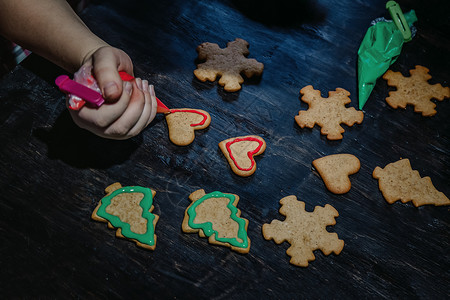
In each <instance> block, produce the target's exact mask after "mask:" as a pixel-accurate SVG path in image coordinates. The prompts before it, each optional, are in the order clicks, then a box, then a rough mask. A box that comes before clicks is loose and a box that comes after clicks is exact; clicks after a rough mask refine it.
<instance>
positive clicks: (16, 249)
mask: <svg viewBox="0 0 450 300" xmlns="http://www.w3.org/2000/svg"><path fill="white" fill-rule="evenodd" d="M398 2H399V3H400V5H401V7H402V8H403V10H404V11H408V10H410V9H412V8H413V9H415V10H416V14H417V17H418V20H419V21H418V22H417V23H416V27H417V34H416V36H415V37H414V39H413V40H412V41H411V42H409V43H407V44H405V45H404V46H403V49H402V53H401V55H400V57H399V58H398V60H397V62H396V63H395V64H393V65H392V66H391V69H392V70H394V71H401V72H403V73H404V74H405V75H406V74H408V73H407V72H408V70H409V69H412V68H414V66H415V65H423V66H425V67H427V68H429V69H430V74H431V75H432V76H433V78H432V79H431V80H430V82H431V83H438V82H439V83H442V84H443V85H444V86H449V85H450V82H449V79H450V60H449V57H450V21H449V17H448V11H449V8H450V5H449V4H448V2H447V1H420V0H404V1H401V0H400V1H398ZM297 5H298V4H297ZM384 6H385V1H377V0H370V1H360V0H357V1H350V0H341V1H335V0H333V1H325V0H321V1H311V2H302V4H301V7H300V8H297V6H295V3H294V4H293V1H285V0H280V1H270V2H269V1H227V0H201V1H200V0H199V1H182V0H174V1H136V0H129V1H119V0H111V1H100V0H98V1H92V3H91V4H90V6H88V7H87V9H86V10H85V11H84V12H83V13H82V14H81V18H82V19H83V20H84V21H85V22H86V24H87V25H88V26H89V27H90V28H91V29H92V31H94V32H95V33H96V34H98V35H99V36H100V37H102V38H103V39H105V40H106V41H107V42H108V43H110V44H111V45H113V46H116V47H120V48H122V49H123V50H125V51H126V52H127V53H128V54H129V55H130V57H131V58H132V60H133V62H134V65H135V75H136V76H139V77H141V78H144V79H147V80H149V81H150V83H152V84H154V85H155V91H156V95H157V96H158V98H159V99H161V100H162V101H163V102H164V103H165V104H166V105H168V106H169V107H171V108H180V107H189V108H198V109H203V110H206V111H208V112H209V113H210V114H211V117H212V122H211V125H210V127H209V128H208V129H206V130H202V131H197V132H196V137H195V140H194V142H193V143H192V144H191V145H189V146H186V147H179V146H175V145H174V144H172V143H171V142H170V141H169V138H168V131H167V125H166V122H165V120H164V118H163V116H158V117H157V118H156V119H155V121H154V122H152V123H151V125H150V126H149V127H148V128H147V129H146V130H145V131H143V132H142V133H141V134H140V135H139V136H137V137H135V138H133V139H130V140H127V141H112V140H105V139H101V138H98V137H96V136H94V135H92V134H90V133H88V132H86V131H84V130H81V129H79V128H78V127H77V126H76V125H74V123H73V122H72V120H71V118H70V115H69V113H68V112H67V109H66V108H65V104H64V99H65V98H64V95H63V94H62V93H61V92H60V91H59V90H58V89H57V87H56V86H55V85H54V83H53V80H54V79H55V77H56V76H57V75H60V74H61V73H62V71H61V70H59V69H58V68H57V67H55V66H54V65H52V64H51V63H49V62H47V61H44V60H42V59H40V58H38V57H37V56H34V55H33V56H32V57H30V58H28V59H27V60H26V61H25V62H24V63H23V64H22V65H21V66H18V67H17V68H16V69H15V70H14V71H12V72H11V73H9V74H7V75H6V76H4V77H3V78H1V79H0V188H1V191H2V192H1V195H0V230H1V232H0V268H1V269H0V276H1V278H0V279H1V281H0V294H1V295H3V296H4V297H5V298H56V299H62V298H63V299H65V298H81V299H86V298H125V299H132V298H146V299H148V298H149V299H153V298H157V299H170V298H176V299H230V298H231V299H257V298H262V297H264V298H269V299H299V298H300V299H303V298H305V299H317V298H321V299H330V298H338V299H339V298H342V299H349V298H403V299H406V298H407V299H411V298H421V299H445V298H447V299H448V298H449V297H450V293H449V286H450V258H449V255H448V249H449V244H450V236H449V229H450V217H449V207H434V206H424V207H419V208H416V207H414V206H413V205H412V204H411V203H407V204H402V203H394V204H392V205H390V204H388V203H387V202H386V201H385V200H384V199H383V197H382V194H381V192H380V191H379V189H378V182H377V180H375V179H373V178H372V171H373V170H374V168H375V167H376V166H381V167H384V166H385V165H387V164H388V163H390V162H394V161H397V160H399V159H400V158H409V159H410V161H411V164H412V167H413V168H414V169H415V170H418V171H419V172H420V174H421V175H422V176H430V177H431V179H432V181H433V184H434V185H435V187H436V188H437V189H438V190H439V191H441V192H443V193H444V194H446V195H447V197H449V196H450V184H449V178H450V152H449V149H450V122H449V116H450V100H449V99H446V100H444V101H441V102H437V108H436V109H437V114H436V115H435V116H433V117H422V116H421V115H420V114H418V113H415V112H414V111H413V109H412V107H407V108H406V109H405V110H403V109H397V110H396V109H392V108H390V107H389V106H388V105H387V104H386V102H385V100H384V99H385V97H386V96H387V94H388V91H390V90H393V88H391V87H389V86H387V84H386V82H385V81H384V80H382V79H380V80H378V82H377V84H376V86H375V89H374V91H373V93H372V95H371V97H370V98H369V100H368V102H367V104H366V105H365V107H364V109H363V111H364V121H363V122H362V124H360V125H358V124H355V125H354V126H353V127H348V126H345V125H344V127H345V130H346V131H345V133H344V138H343V140H341V141H328V140H327V139H326V138H325V137H324V136H321V135H320V128H318V127H317V126H316V127H314V128H313V129H307V128H304V129H301V128H300V127H299V126H298V125H297V124H296V123H295V121H294V116H295V115H297V113H298V111H299V110H306V109H307V105H306V104H305V103H302V102H301V101H300V95H299V90H300V89H301V88H302V87H304V86H306V85H309V84H311V85H313V86H314V88H316V89H319V90H320V91H321V92H322V96H326V95H327V94H328V91H330V90H335V89H336V88H337V87H341V88H344V89H346V90H348V91H349V92H350V93H351V96H350V98H351V99H352V102H351V104H350V105H349V106H351V107H355V108H357V106H358V102H357V71H356V64H357V50H358V48H359V45H360V42H361V40H362V38H363V36H364V34H365V32H366V30H367V28H368V27H369V26H370V22H371V21H372V20H373V19H375V18H378V17H387V18H389V15H388V13H387V11H386V10H385V8H384ZM237 37H239V38H243V39H245V40H247V41H248V42H249V44H250V49H249V50H250V55H249V57H250V58H255V59H257V60H258V61H260V62H262V63H264V65H265V68H264V72H263V75H262V76H261V77H260V78H258V79H252V80H247V81H245V83H244V84H243V87H242V89H241V91H239V92H235V93H227V92H225V91H224V90H223V88H222V87H220V86H219V85H218V83H217V82H214V83H202V82H200V81H198V80H197V79H196V78H195V77H194V75H193V71H194V69H195V68H196V62H197V61H196V58H197V53H196V51H195V48H196V47H197V46H198V45H199V44H201V43H203V42H212V43H218V44H219V45H220V46H221V47H225V45H226V43H227V42H228V41H232V40H234V39H235V38H237ZM248 134H255V135H259V136H261V137H263V138H264V140H265V141H266V143H267V149H266V151H265V153H264V154H262V155H260V156H258V157H257V158H256V162H257V170H256V172H255V174H253V175H252V176H250V177H248V178H241V177H238V176H236V175H235V174H234V173H233V172H232V171H231V169H230V167H229V165H228V164H227V162H226V160H225V158H224V156H223V155H222V153H221V152H220V150H219V148H218V143H219V142H220V141H222V140H224V139H227V138H230V137H235V136H243V135H248ZM336 153H350V154H353V155H355V156H356V157H358V158H359V160H360V162H361V169H360V171H359V172H358V173H356V174H354V175H352V176H351V181H352V188H351V190H350V191H349V192H348V193H346V194H343V195H334V194H332V193H330V192H329V191H328V190H327V189H326V188H325V186H324V183H323V181H322V180H321V178H320V177H319V175H318V173H317V172H315V171H314V170H313V168H312V165H311V163H312V161H313V160H314V159H317V158H319V157H322V156H325V155H329V154H336ZM114 182H120V183H121V184H122V185H124V186H129V185H140V186H145V187H150V188H152V189H154V190H156V191H157V194H156V197H155V199H154V205H155V209H154V213H156V214H157V215H159V216H160V219H159V221H158V224H157V226H156V234H157V237H158V238H157V246H156V249H155V250H154V251H147V250H143V249H141V248H138V247H136V245H135V244H134V243H132V242H129V241H126V240H123V239H118V238H116V237H115V236H114V230H110V229H108V228H107V226H106V224H104V223H99V222H95V221H93V220H91V218H90V215H91V213H92V211H93V209H94V208H95V207H96V205H97V203H98V201H99V200H100V199H101V198H102V197H103V196H104V188H106V187H107V186H108V185H110V184H111V183H114ZM200 188H203V189H205V191H206V192H212V191H216V190H219V191H221V192H224V193H233V194H237V195H239V197H240V201H239V204H238V208H239V209H240V210H241V211H242V217H243V218H246V219H248V220H249V222H250V223H249V227H248V234H249V237H250V239H251V243H252V244H251V248H250V252H249V253H248V254H245V255H243V254H238V253H236V252H234V251H230V249H229V248H226V247H219V246H212V245H209V244H208V243H207V240H206V239H204V238H203V239H201V238H199V237H198V236H197V235H196V234H184V233H182V231H181V222H182V220H183V216H184V211H185V209H186V207H187V206H188V205H189V203H190V201H189V199H188V196H189V194H190V193H192V192H193V191H195V190H197V189H200ZM289 195H295V196H297V197H298V198H299V199H300V200H302V201H304V202H306V208H307V210H309V211H312V210H313V208H314V207H315V206H318V205H320V206H324V205H326V204H331V205H332V206H333V207H335V208H336V210H337V211H338V212H339V217H338V218H337V224H336V225H335V226H331V227H329V228H328V230H329V231H330V232H336V233H337V234H338V236H339V238H340V239H343V240H344V242H345V246H344V249H343V250H342V252H341V254H340V255H333V254H331V255H330V256H325V255H323V254H322V253H321V252H320V251H316V252H315V253H314V254H315V256H316V260H315V261H313V262H310V265H309V267H307V268H300V267H296V266H293V265H290V264H289V256H287V255H286V253H285V251H286V249H287V248H288V246H289V245H288V244H286V243H284V244H281V245H276V244H275V243H274V242H273V241H266V240H265V239H264V238H263V236H262V233H261V227H262V225H263V224H265V223H270V222H271V221H272V220H273V219H281V220H282V219H283V217H282V216H281V215H280V214H279V213H278V209H279V208H280V205H279V200H280V199H281V198H283V197H285V196H289ZM2 298H3V297H2Z"/></svg>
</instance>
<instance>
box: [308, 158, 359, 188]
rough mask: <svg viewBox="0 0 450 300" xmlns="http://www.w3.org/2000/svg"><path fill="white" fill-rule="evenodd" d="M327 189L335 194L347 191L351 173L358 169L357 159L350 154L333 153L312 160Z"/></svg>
mask: <svg viewBox="0 0 450 300" xmlns="http://www.w3.org/2000/svg"><path fill="white" fill-rule="evenodd" d="M312 164H313V166H314V168H315V169H316V170H317V172H319V174H320V177H322V179H323V182H324V183H325V186H326V187H327V189H328V190H329V191H330V192H332V193H335V194H344V193H347V192H348V191H349V190H350V188H351V187H352V184H351V182H350V178H349V177H348V176H349V175H351V174H355V173H356V172H358V171H359V168H360V167H361V164H360V162H359V159H358V158H357V157H356V156H354V155H351V154H334V155H328V156H324V157H321V158H318V159H316V160H314V161H313V162H312Z"/></svg>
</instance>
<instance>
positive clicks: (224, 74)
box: [194, 38, 264, 92]
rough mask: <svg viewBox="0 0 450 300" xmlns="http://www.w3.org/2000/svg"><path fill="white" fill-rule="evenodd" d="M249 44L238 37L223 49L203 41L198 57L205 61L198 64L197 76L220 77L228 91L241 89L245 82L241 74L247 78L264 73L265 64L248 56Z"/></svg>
mask: <svg viewBox="0 0 450 300" xmlns="http://www.w3.org/2000/svg"><path fill="white" fill-rule="evenodd" d="M248 47H249V44H248V42H247V41H245V40H243V39H239V38H237V39H236V40H234V41H233V42H229V43H228V44H227V48H225V49H221V48H220V47H219V46H218V45H217V44H214V43H208V42H207V43H203V44H201V45H200V46H198V47H197V52H198V59H199V60H201V61H205V62H204V63H201V64H198V65H197V69H196V70H195V71H194V75H195V77H197V78H198V79H199V80H200V81H203V82H205V81H207V80H209V81H215V80H216V78H217V76H219V77H220V79H219V84H220V85H221V86H223V87H224V90H225V91H227V92H236V91H238V90H240V89H241V83H243V82H244V78H242V76H241V74H244V75H245V76H246V77H247V78H250V77H252V76H255V75H256V76H259V75H261V74H262V72H263V69H264V65H263V64H262V63H260V62H258V61H256V60H255V59H253V58H247V57H246V56H247V55H248V54H249V53H250V52H249V51H248Z"/></svg>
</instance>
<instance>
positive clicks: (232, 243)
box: [181, 189, 250, 253]
mask: <svg viewBox="0 0 450 300" xmlns="http://www.w3.org/2000/svg"><path fill="white" fill-rule="evenodd" d="M189 199H190V200H191V201H192V203H191V204H190V205H189V206H188V208H187V209H186V211H185V213H184V219H183V224H182V226H181V228H182V230H183V232H186V233H195V232H198V235H199V236H200V237H208V242H209V243H211V244H214V245H221V246H226V247H230V248H231V250H234V251H236V252H239V253H248V252H249V251H250V239H249V238H248V236H247V227H248V220H247V219H244V218H241V217H240V216H241V211H240V210H239V209H238V208H237V207H236V206H237V204H238V202H239V196H238V195H234V194H225V193H221V192H212V193H209V194H206V193H205V191H204V190H202V189H200V190H197V191H195V192H193V193H192V194H191V195H190V196H189Z"/></svg>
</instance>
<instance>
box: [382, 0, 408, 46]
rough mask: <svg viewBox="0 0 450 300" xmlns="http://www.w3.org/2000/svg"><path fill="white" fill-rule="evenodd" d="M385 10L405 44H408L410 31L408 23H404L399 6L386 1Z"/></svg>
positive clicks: (393, 2)
mask: <svg viewBox="0 0 450 300" xmlns="http://www.w3.org/2000/svg"><path fill="white" fill-rule="evenodd" d="M386 9H387V10H389V14H390V15H391V17H392V21H394V23H395V25H396V26H397V28H398V29H399V30H400V32H401V33H402V35H403V39H404V40H405V42H409V41H410V40H411V30H410V29H409V25H408V22H406V19H405V16H404V15H403V12H402V9H401V8H400V5H398V3H397V2H395V1H388V2H387V3H386Z"/></svg>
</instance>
